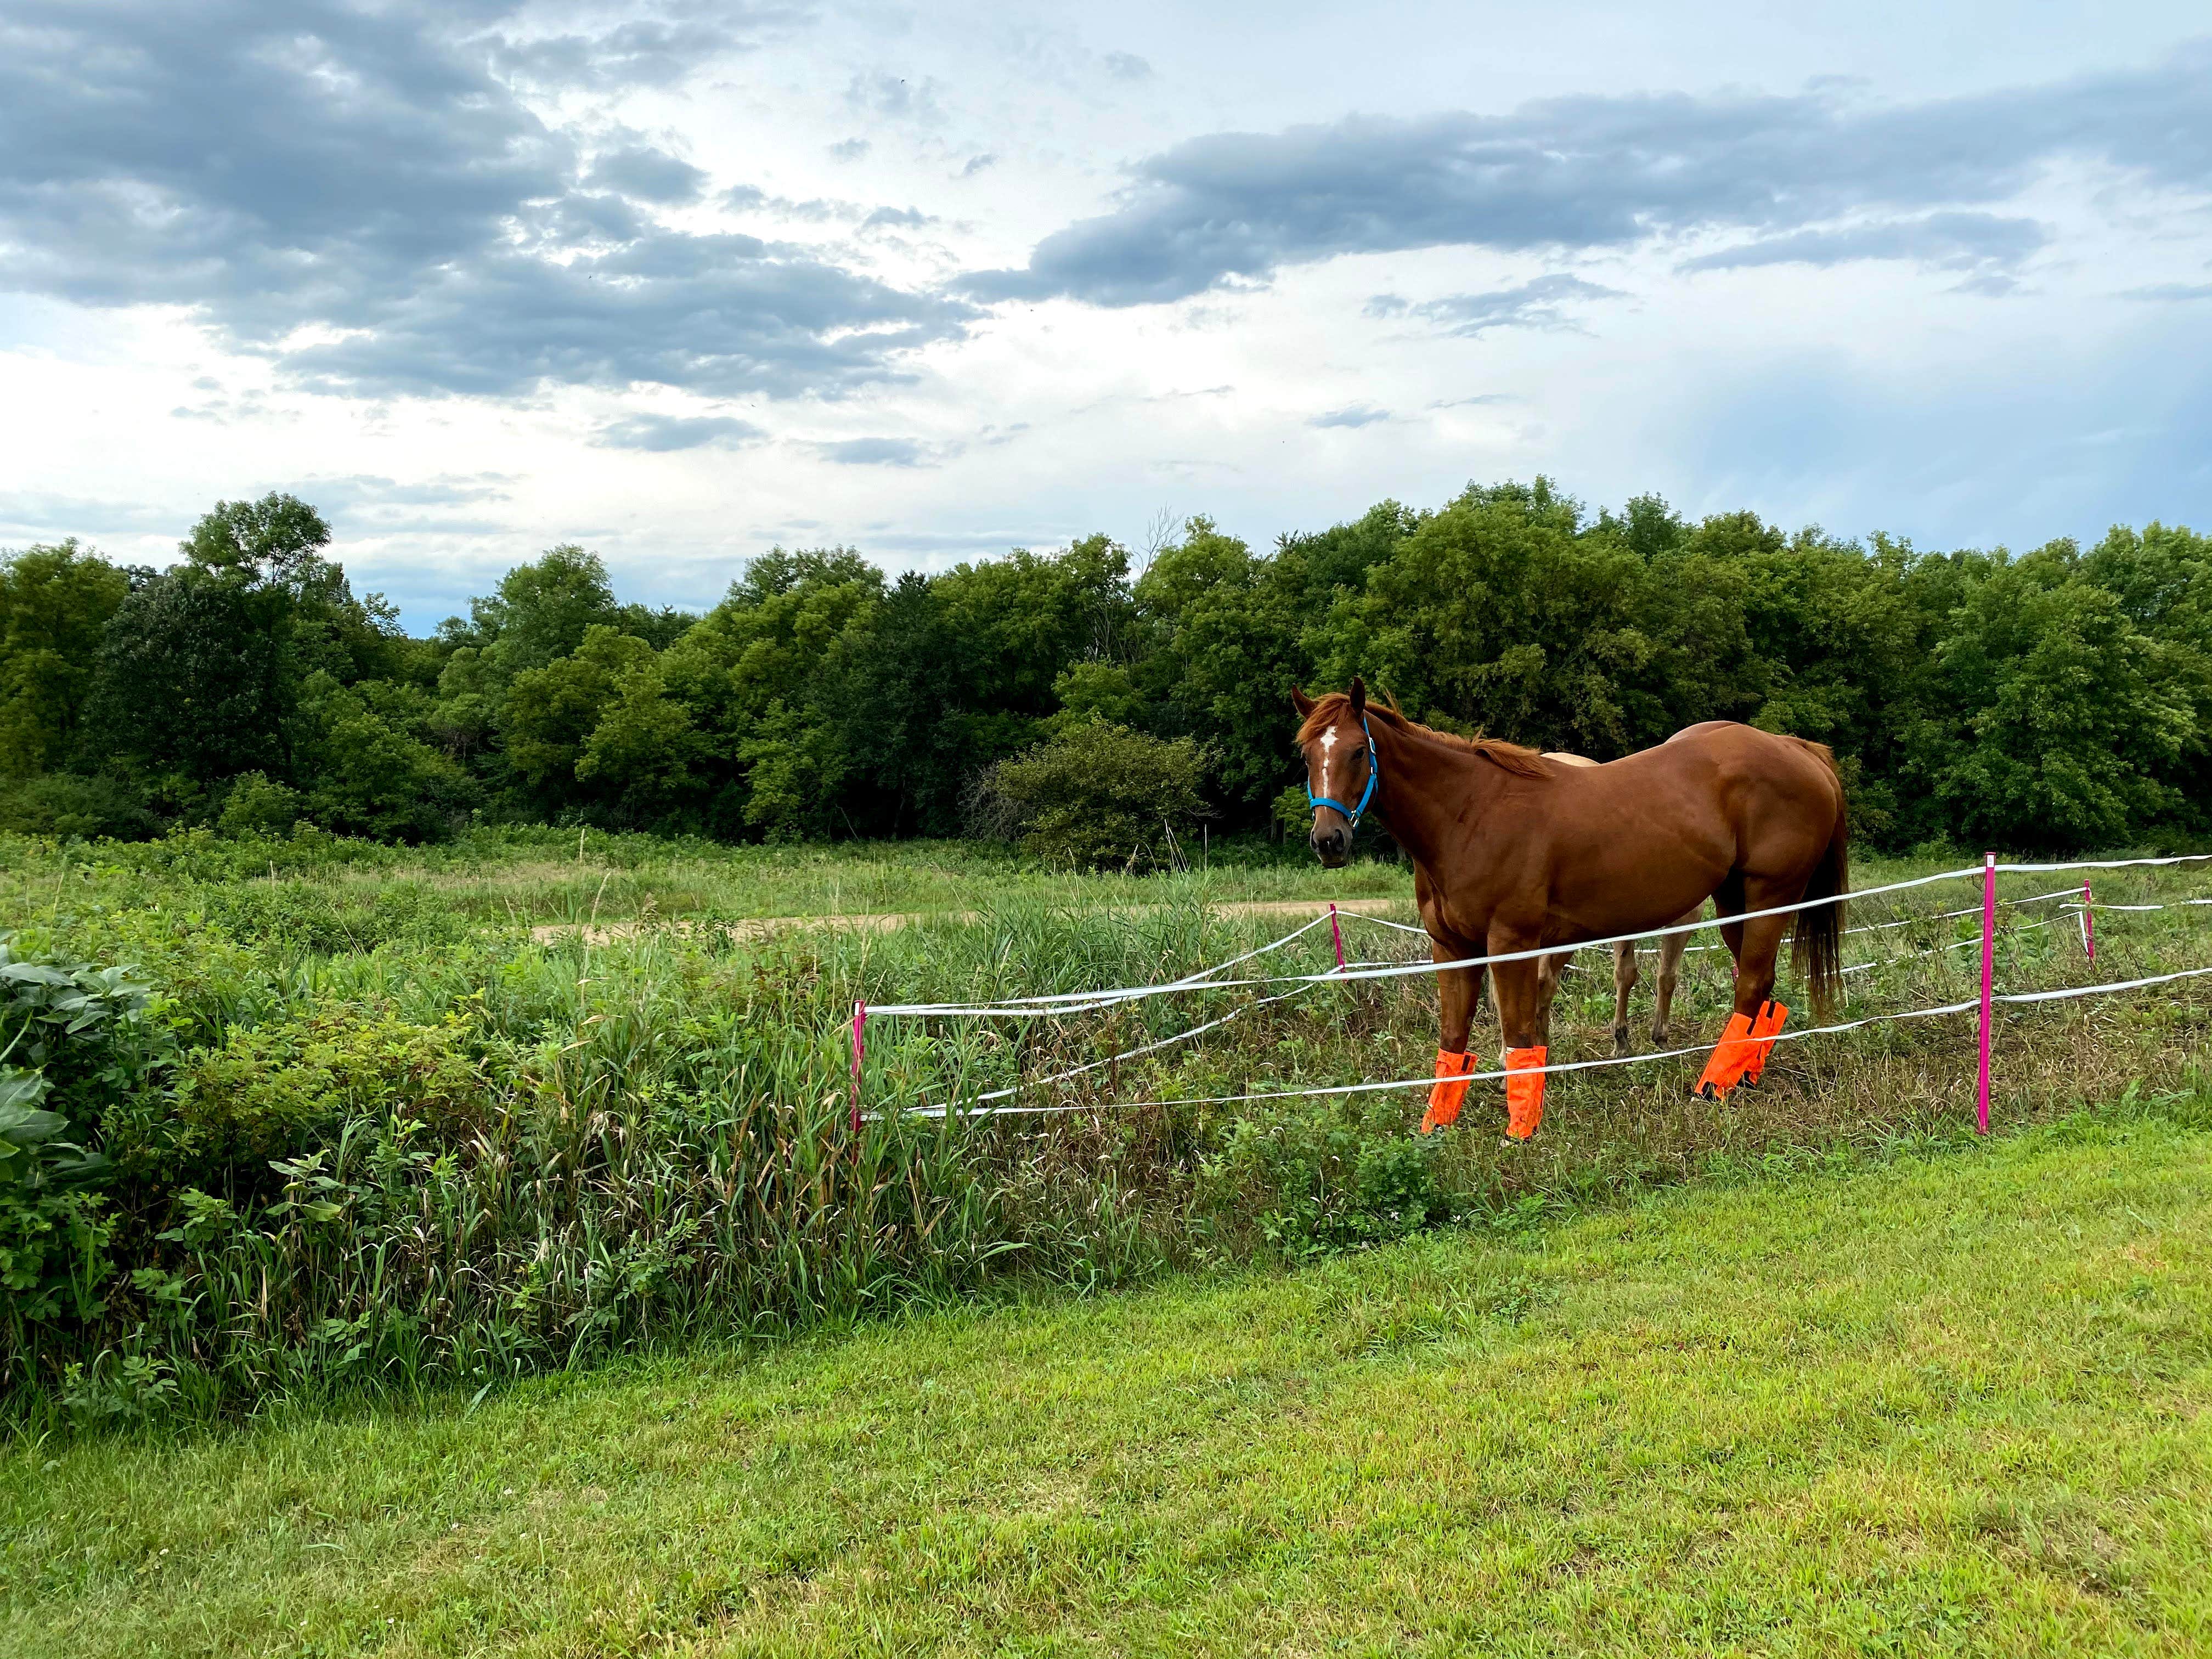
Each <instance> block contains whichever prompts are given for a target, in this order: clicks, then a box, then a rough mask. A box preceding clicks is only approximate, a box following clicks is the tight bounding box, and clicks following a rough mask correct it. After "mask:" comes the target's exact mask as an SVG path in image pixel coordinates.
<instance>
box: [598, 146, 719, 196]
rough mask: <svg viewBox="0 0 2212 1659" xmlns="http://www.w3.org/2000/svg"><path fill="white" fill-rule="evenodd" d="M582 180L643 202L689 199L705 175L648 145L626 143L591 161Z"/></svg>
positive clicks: (703, 187) (697, 194)
mask: <svg viewBox="0 0 2212 1659" xmlns="http://www.w3.org/2000/svg"><path fill="white" fill-rule="evenodd" d="M585 180H586V183H588V184H591V185H594V186H596V187H597V188H599V189H600V190H611V191H616V192H617V193H618V194H620V195H623V196H634V197H638V198H639V199H640V200H641V201H647V202H692V201H696V200H697V199H698V198H699V193H700V192H701V191H702V190H704V189H705V188H706V184H707V174H706V173H705V171H704V170H703V169H702V168H699V167H693V166H692V165H691V164H690V162H689V161H680V160H678V158H677V157H675V156H673V155H670V154H669V153H668V152H667V151H666V150H665V149H656V148H654V147H653V145H651V144H627V145H624V146H623V148H622V149H612V150H609V151H607V152H606V153H605V154H604V155H599V157H597V158H596V159H594V160H593V161H592V170H591V172H590V173H586V175H585Z"/></svg>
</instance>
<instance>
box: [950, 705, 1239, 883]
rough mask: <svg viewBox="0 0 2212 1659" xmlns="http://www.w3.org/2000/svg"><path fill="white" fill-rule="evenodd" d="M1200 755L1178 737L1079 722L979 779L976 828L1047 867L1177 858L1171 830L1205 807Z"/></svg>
mask: <svg viewBox="0 0 2212 1659" xmlns="http://www.w3.org/2000/svg"><path fill="white" fill-rule="evenodd" d="M1203 769H1204V758H1203V757H1202V756H1201V755H1200V751H1199V748H1198V745H1197V744H1194V743H1193V742H1192V741H1191V740H1190V739H1189V738H1176V740H1175V741H1173V742H1171V743H1170V742H1164V741H1163V740H1162V739H1160V738H1155V737H1151V736H1148V735H1147V734H1146V733H1145V732H1133V731H1131V730H1130V729H1129V728H1128V727H1127V726H1114V725H1110V724H1109V723H1108V722H1106V721H1104V720H1086V721H1085V722H1083V723H1082V724H1081V725H1079V726H1071V727H1069V728H1068V729H1066V731H1063V732H1061V733H1060V735H1059V736H1057V737H1055V738H1051V739H1050V740H1048V742H1045V743H1041V744H1038V745H1037V746H1036V748H1034V749H1032V750H1030V751H1029V752H1028V753H1026V754H1024V755H1018V756H1016V757H1014V758H1012V760H1004V761H1000V763H998V764H997V765H996V766H994V767H992V768H991V769H989V770H988V771H987V772H986V773H985V774H984V775H983V777H982V779H981V783H980V785H979V786H978V788H977V791H976V797H975V804H974V808H973V813H974V817H975V820H976V822H977V823H978V825H979V826H980V827H981V828H983V829H986V830H987V832H990V833H995V834H997V835H999V836H1002V837H1005V838H1006V839H1012V838H1014V837H1015V836H1019V837H1020V840H1021V842H1022V846H1023V848H1024V850H1026V851H1028V852H1030V853H1032V854H1036V856H1038V857H1040V858H1042V859H1045V860H1048V861H1049V862H1051V863H1054V864H1071V865H1076V866H1083V867H1086V868H1094V869H1095V868H1097V867H1098V866H1102V865H1111V864H1120V865H1123V866H1127V867H1130V868H1137V867H1142V866H1151V865H1158V864H1170V863H1175V862H1178V861H1179V860H1177V858H1176V840H1175V826H1176V825H1177V824H1181V825H1182V827H1183V829H1185V830H1186V831H1188V829H1189V828H1190V825H1191V823H1192V821H1193V820H1194V819H1195V818H1196V817H1198V816H1199V815H1200V813H1201V812H1203V811H1205V802H1204V801H1202V800H1201V799H1200V797H1199V793H1198V783H1199V777H1200V773H1201V771H1202V770H1203Z"/></svg>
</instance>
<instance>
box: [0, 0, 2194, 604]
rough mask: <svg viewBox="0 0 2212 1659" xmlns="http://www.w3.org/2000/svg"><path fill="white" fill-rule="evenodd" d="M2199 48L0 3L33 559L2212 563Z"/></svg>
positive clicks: (1686, 19) (856, 8)
mask: <svg viewBox="0 0 2212 1659" xmlns="http://www.w3.org/2000/svg"><path fill="white" fill-rule="evenodd" d="M2205 19H2206V15H2205V13H2204V12H2203V8H2202V6H2201V5H2189V6H2184V5H2181V4H2172V5H2161V4H2155V3H2141V4H2135V5H2130V6H2127V7H2112V6H2110V5H2109V4H2106V5H2097V6H2091V5H2087V4H2081V5H2074V4H2062V3H2051V4H2045V5H2039V6H2036V7H2021V6H2020V5H2018V4H2017V3H2006V4H2002V5H2000V4H1996V3H1986V4H1985V3H1960V0H1951V3H1946V0H1914V3H1910V4H1907V3H1893V0H1852V3H1849V4H1807V3H1792V4H1789V5H1781V4H1774V3H1765V4H1759V5H1749V4H1733V5H1728V4H1712V3H1707V4H1700V5H1696V6H1686V5H1678V6H1672V7H1662V6H1653V5H1650V4H1649V3H1640V4H1631V3H1626V0H1622V3H1618V4H1584V3H1573V0H1567V3H1557V4H1553V5H1551V6H1548V7H1531V6H1528V5H1527V4H1525V3H1515V4H1512V5H1510V6H1508V5H1492V4H1488V3H1464V0H1462V3H1456V4H1437V5H1418V4H1409V5H1400V6H1395V7H1390V8H1386V9H1383V15H1379V16H1378V15H1366V14H1363V13H1362V12H1361V11H1360V10H1359V9H1346V8H1345V7H1343V6H1342V5H1340V4H1331V5H1326V6H1323V5H1316V4H1308V3H1304V0H1277V3H1273V4H1270V5H1267V6H1225V5H1215V6H1211V7H1208V6H1194V5H1190V4H1188V3H1186V4H1182V5H1176V6H1168V5H1159V4H1152V3H1148V0H1138V3H1124V4H1122V5H1121V6H1119V7H1112V8H1086V9H1073V8H1067V7H1064V6H1053V5H1025V4H1016V3H1008V4H999V5H990V6H984V5H974V6H968V5H958V6H947V5H942V4H940V5H938V6H934V7H929V8H918V7H908V6H906V5H902V4H896V3H851V4H848V3H832V0H824V3H820V4H810V3H805V0H793V3H788V4H785V3H775V0H761V3H690V0H664V3H659V4H656V5H651V6H643V5H640V6H622V7H609V6H594V5H591V4H588V3H563V4H534V3H519V4H518V3H507V0H435V3H432V0H422V3H416V0H380V3H357V4H348V3H342V0H282V3H253V0H196V3H194V4H192V5H190V6H179V5H177V4H175V3H173V0H0V387H3V388H4V396H0V545H21V544H25V543H27V542H30V541H33V540H40V539H46V538H54V537H58V536H62V535H70V534H74V535H77V536H81V537H83V538H87V539H88V540H91V541H93V542H94V543H96V544H99V545H100V546H101V547H102V548H104V549H106V550H107V551H109V552H110V553H111V554H113V555H115V556H120V557H127V558H131V559H137V560H144V561H148V562H167V559H169V558H170V557H172V556H173V549H174V544H175V542H176V540H177V538H178V537H179V535H180V534H181V533H182V532H183V531H184V530H185V528H186V527H187V526H189V524H190V522H191V519H192V518H193V517H194V516H195V515H196V514H197V513H198V512H199V511H201V510H203V509H204V507H206V506H207V505H209V504H210V502H211V501H213V500H214V499H215V498H216V497H218V496H231V497H235V496H238V495H258V494H259V493H261V492H263V491H264V490H268V489H291V490H295V491H296V492H298V493H299V494H301V495H304V496H306V497H307V499H309V500H311V501H314V502H316V503H317V504H318V505H319V506H320V507H323V508H324V509H325V512H326V513H328V514H329V515H330V517H331V520H332V521H333V523H334V524H335V526H336V527H337V532H338V544H337V549H336V551H337V553H338V554H339V556H341V557H342V558H343V560H344V562H345V563H346V565H347V567H348V568H349V570H350V571H351V572H352V573H353V574H354V575H355V577H356V584H357V585H358V586H362V587H364V588H374V589H382V590H384V591H386V592H388V593H389V594H391V596H392V598H393V599H396V600H398V602H399V603H400V604H401V605H402V606H403V608H404V612H405V615H406V617H407V619H408V621H409V623H410V625H412V626H413V627H415V628H416V629H418V630H419V629H425V628H428V626H430V625H432V624H434V623H435V622H436V620H437V619H438V618H439V617H441V616H443V615H446V614H447V613H448V612H450V611H454V610H457V609H459V608H460V607H461V606H462V605H463V604H464V603H465V598H466V596H467V595H468V594H470V593H471V592H483V591H484V589H485V587H486V586H487V585H488V584H489V582H490V581H491V580H495V578H496V576H497V574H498V573H499V572H500V571H501V570H502V569H504V568H506V567H507V566H508V565H510V564H512V563H513V562H517V561H518V560H520V559H522V558H526V557H529V556H532V555H534V554H535V553H536V552H537V551H538V550H540V549H541V548H543V547H544V546H545V545H547V544H550V543H553V542H556V541H561V540H575V541H580V542H583V543H584V544H586V545H589V546H592V547H595V548H597V549H599V550H600V551H601V552H602V553H603V554H605V556H606V558H607V561H608V562H609V564H610V565H611V567H612V568H613V569H614V571H615V573H616V577H617V587H618V588H619V589H620V590H621V592H623V597H625V598H642V599H651V600H653V601H656V602H671V603H677V604H685V605H704V604H708V603H711V602H712V601H713V600H714V598H716V597H717V596H718V595H719V594H720V591H721V590H722V588H723V587H724V586H726V584H727V582H728V580H730V578H731V576H732V574H735V572H736V570H737V569H738V568H739V567H740V566H741V565H742V563H743V562H744V560H745V559H746V558H747V557H749V556H751V555H752V554H754V553H756V552H758V551H760V550H763V549H764V548H766V547H768V546H769V545H770V544H775V543H778V542H781V543H782V544H785V545H812V544H824V543H829V542H844V543H848V544H854V545H857V546H859V547H860V548H861V549H862V550H864V551H866V552H867V553H869V554H870V555H872V556H874V557H876V558H877V559H878V561H880V562H883V563H884V564H885V565H886V566H888V567H890V568H895V569H896V568H905V567H908V566H918V567H921V568H941V567H942V566H945V565H947V564H950V563H952V562H957V560H960V559H963V558H968V557H973V556H977V555H981V554H987V553H990V552H994V551H998V550H1003V549H1005V548H1006V547H1008V546H1011V545H1027V546H1033V547H1040V548H1042V547H1048V546H1054V545H1058V544H1064V543H1065V542H1066V541H1067V540H1068V539H1069V538H1072V537H1073V536H1077V535H1080V534H1083V533H1085V532H1089V531H1091V530H1097V529H1103V530H1105V531H1108V532H1111V533H1112V534H1114V535H1115V536H1117V537H1119V538H1121V539H1122V540H1124V541H1127V542H1130V543H1133V544H1141V543H1142V542H1143V541H1144V540H1145V538H1146V532H1147V527H1148V526H1152V525H1153V524H1155V523H1157V522H1158V521H1160V520H1161V515H1162V514H1163V513H1167V514H1173V515H1175V516H1177V517H1180V516H1182V515H1187V514H1189V513H1210V514H1212V515H1213V516H1214V517H1215V518H1216V519H1217V520H1219V521H1220V522H1221V523H1222V525H1223V526H1224V527H1225V528H1227V529H1229V530H1231V531H1233V532H1237V533H1238V534H1241V535H1243V536H1245V537H1247V538H1249V539H1251V540H1253V541H1254V542H1255V543H1266V542H1268V541H1271V540H1272V539H1273V537H1274V536H1275V534H1276V533H1277V532H1280V531H1282V530H1285V529H1290V528H1314V527H1319V526H1324V525H1326V524H1328V523H1330V522H1333V521H1334V520H1340V519H1344V518H1347V517H1351V516H1352V515H1355V514H1357V513H1359V512H1360V511H1362V510H1363V509H1364V508H1365V507H1367V506H1368V505H1369V504H1370V503H1371V502H1372V501H1376V500H1379V499H1381V498H1383V497H1384V496H1395V497H1397V498H1398V499H1401V500H1403V501H1411V502H1415V503H1420V504H1433V503H1435V502H1437V501H1442V500H1443V499H1445V498H1446V497H1448V496H1449V495H1451V494H1452V493H1453V492H1455V490H1456V489H1459V488H1460V487H1461V486H1462V485H1463V484H1464V483H1466V482H1467V481H1468V479H1470V478H1474V479H1480V480H1486V481H1487V480H1493V479H1498V478H1504V477H1529V476H1531V475H1533V474H1534V473H1536V472H1539V471H1542V472H1547V473H1550V474H1552V475H1553V477H1557V478H1558V479H1559V480H1560V481H1561V482H1562V483H1564V484H1565V486H1566V487H1567V488H1568V489H1571V491H1573V492H1574V493H1576V494H1577V495H1581V496H1583V498H1584V499H1586V500H1589V501H1593V502H1617V501H1620V500H1622V499H1625V498H1626V496H1628V495H1633V494H1637V493H1639V492H1642V491H1646V490H1656V491H1657V492H1659V493H1660V494H1662V495H1666V496H1667V497H1668V499H1670V500H1671V501H1674V503H1675V504H1676V505H1677V506H1678V507H1682V508H1684V509H1685V510H1686V511H1689V512H1692V513H1699V512H1705V511H1712V510H1717V509H1721V508H1724V507H1740V506H1748V507H1755V508H1757V509H1759V511H1761V512H1762V513H1766V514H1768V515H1770V516H1771V517H1773V518H1776V519H1778V520H1782V521H1784V523H1786V524H1790V525H1792V526H1795V525H1797V524H1801V523H1805V522H1808V521H1813V522H1818V523H1820V524H1822V525H1825V526H1827V527H1828V528H1830V529H1831V530H1833V531H1837V532H1843V533H1846V534H1851V535H1863V534H1865V533H1866V532H1869V531H1873V530H1876V529H1882V530H1887V531H1890V532H1893V533H1896V534H1899V535H1904V536H1909V537H1911V538H1913V539H1914V540H1915V541H1916V542H1917V543H1918V544H1921V545H1923V546H1942V547H1949V546H1956V545H1984V546H1985V545H1990V544H1997V543H2004V544H2010V545H2013V546H2015V547H2024V546H2028V545H2032V544H2035V543H2038V542H2040V541H2042V540H2044V539H2046V538H2049V537H2051V536H2054V535H2062V534H2071V535H2077V536H2084V537H2093V536H2094V535H2096V534H2098V533H2100V532H2101V531H2102V530H2103V529H2104V527H2105V526H2106V525H2108V524H2110V523H2112V522H2114V521H2117V520H2125V521H2132V522H2142V521H2146V520H2150V519H2153V518H2163V519H2165V520H2167V521H2169V522H2172V521H2177V520H2178V521H2182V522H2191V523H2194V524H2197V525H2198V526H2204V527H2212V33H2207V29H2208V25H2207V23H2206V21H2205Z"/></svg>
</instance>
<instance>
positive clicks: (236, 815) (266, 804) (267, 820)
mask: <svg viewBox="0 0 2212 1659" xmlns="http://www.w3.org/2000/svg"><path fill="white" fill-rule="evenodd" d="M303 804H304V798H303V797H302V796H301V793H300V792H299V791H298V790H296V789H295V788H293V787H291V786H290V785H289V784H284V783H277V782H275V781H272V780H271V779H270V778H269V777H268V776H267V775H265V774H264V773H260V772H247V773H244V774H242V775H240V777H239V778H238V779H237V780H236V781H234V783H232V785H231V786H230V793H228V795H226V796H224V798H223V803H222V813H221V814H220V815H219V816H218V817H216V826H215V827H216V830H217V831H218V832H219V833H221V834H222V835H224V836H229V837H230V838H231V839H232V840H234V841H237V840H242V839H244V838H246V837H247V836H269V837H270V838H272V839H274V838H276V837H280V836H287V835H289V834H290V833H291V829H292V826H293V825H294V824H295V823H298V822H299V820H300V813H301V806H302V805H303Z"/></svg>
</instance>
